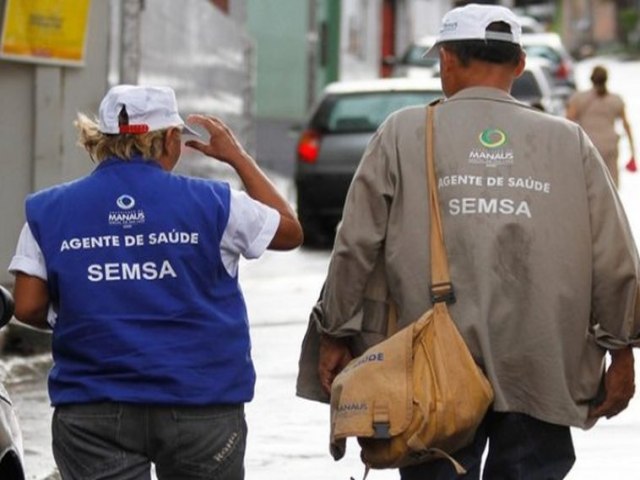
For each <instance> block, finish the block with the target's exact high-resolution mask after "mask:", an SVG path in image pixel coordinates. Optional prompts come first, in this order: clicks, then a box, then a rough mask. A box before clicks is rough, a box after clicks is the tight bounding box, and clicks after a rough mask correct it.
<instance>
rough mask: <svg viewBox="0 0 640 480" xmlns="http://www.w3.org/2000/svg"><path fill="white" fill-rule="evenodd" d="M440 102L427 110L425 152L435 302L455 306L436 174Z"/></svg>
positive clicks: (433, 298) (433, 296)
mask: <svg viewBox="0 0 640 480" xmlns="http://www.w3.org/2000/svg"><path fill="white" fill-rule="evenodd" d="M438 103H440V100H438V101H436V102H432V103H431V104H429V106H428V107H427V128H426V130H427V131H426V136H425V152H426V155H425V157H426V164H427V186H428V191H429V211H430V225H431V226H430V237H429V245H430V252H431V286H430V290H431V302H432V303H437V302H446V303H447V304H451V303H455V301H456V296H455V292H454V289H453V284H452V283H451V277H450V275H449V263H448V261H447V249H446V247H445V244H444V231H443V229H442V217H441V215H440V203H439V200H438V185H437V184H436V172H435V163H434V150H435V141H434V134H433V131H434V114H435V108H436V105H437V104H438Z"/></svg>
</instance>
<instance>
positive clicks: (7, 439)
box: [0, 285, 25, 480]
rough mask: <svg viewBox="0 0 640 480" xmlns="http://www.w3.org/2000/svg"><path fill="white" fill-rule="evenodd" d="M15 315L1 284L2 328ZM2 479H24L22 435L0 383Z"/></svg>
mask: <svg viewBox="0 0 640 480" xmlns="http://www.w3.org/2000/svg"><path fill="white" fill-rule="evenodd" d="M12 316H13V298H12V297H11V294H10V293H9V291H8V290H7V289H5V288H4V287H3V286H1V285H0V328H1V327H3V326H5V325H6V324H7V323H8V322H9V320H11V317H12ZM0 479H2V480H24V479H25V477H24V470H23V468H22V435H21V433H20V427H19V426H18V419H17V418H16V415H15V412H14V411H13V407H12V404H11V400H10V399H9V394H8V393H7V391H6V390H5V388H4V386H3V385H2V384H1V383H0Z"/></svg>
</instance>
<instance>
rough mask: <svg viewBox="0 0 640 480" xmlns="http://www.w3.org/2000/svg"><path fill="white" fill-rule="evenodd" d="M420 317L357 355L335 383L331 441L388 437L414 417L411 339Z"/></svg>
mask: <svg viewBox="0 0 640 480" xmlns="http://www.w3.org/2000/svg"><path fill="white" fill-rule="evenodd" d="M418 325H419V322H416V323H414V324H412V325H409V326H408V327H406V328H404V329H402V330H400V331H399V332H397V333H396V334H394V335H392V336H391V337H389V338H387V339H386V340H384V341H383V342H380V343H379V344H377V345H375V346H373V347H371V348H369V349H368V350H366V351H365V352H364V353H363V354H362V355H360V356H359V357H357V358H355V359H353V360H352V361H351V362H350V363H349V364H348V365H347V366H346V367H345V368H344V370H342V372H340V374H339V375H338V376H337V377H336V378H335V380H334V382H333V384H332V387H331V442H332V443H334V441H335V440H336V439H340V438H345V437H349V436H358V437H376V438H388V436H393V435H397V434H399V433H400V432H402V431H404V430H405V429H406V428H407V426H408V425H409V422H410V421H411V418H412V408H413V371H412V370H413V361H412V343H413V334H414V329H415V328H416V327H417V326H418Z"/></svg>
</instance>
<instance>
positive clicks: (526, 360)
mask: <svg viewBox="0 0 640 480" xmlns="http://www.w3.org/2000/svg"><path fill="white" fill-rule="evenodd" d="M425 112H426V110H425V108H424V107H416V108H409V109H405V110H402V111H400V112H398V113H396V114H394V115H392V116H391V117H390V118H389V119H388V120H387V121H386V122H385V123H384V124H383V125H382V126H381V128H380V129H379V131H378V132H377V133H376V134H375V136H374V137H373V139H372V140H371V142H370V144H369V146H368V148H367V150H366V152H365V154H364V156H363V159H362V161H361V164H360V166H359V168H358V171H357V172H356V175H355V177H354V180H353V183H352V185H351V188H350V190H349V194H348V196H347V200H346V204H345V208H344V214H343V220H342V223H341V225H340V227H339V230H338V233H337V237H336V241H335V246H334V251H333V253H332V258H331V262H330V265H329V271H328V275H327V279H326V283H325V288H324V289H323V293H322V297H321V299H320V301H319V303H318V305H316V307H315V308H314V312H313V313H312V315H311V320H310V325H309V329H308V332H307V335H306V337H305V340H304V341H303V346H302V353H301V357H300V371H299V377H298V385H297V393H298V395H300V396H302V397H305V398H310V399H314V400H320V401H326V400H327V398H326V396H325V395H324V394H323V393H322V392H321V390H320V388H319V385H318V381H317V374H316V368H317V347H318V343H317V340H318V333H319V332H326V333H329V334H331V335H335V336H348V337H350V338H351V339H352V340H353V342H354V349H355V350H356V353H359V352H360V351H361V350H362V349H363V348H365V347H366V346H367V345H369V344H371V343H372V342H376V341H379V340H380V339H382V338H384V333H385V331H386V325H385V321H384V319H385V315H386V306H385V305H386V303H385V302H386V300H387V298H388V296H390V298H392V299H393V301H394V302H395V303H396V304H397V306H398V323H399V326H404V325H407V324H409V323H410V322H412V321H414V320H415V319H417V318H418V317H419V316H420V315H421V314H422V313H423V312H424V311H425V310H427V309H429V308H430V306H431V305H430V300H429V283H430V272H429V264H430V263H429V246H428V232H429V222H430V219H429V213H428V196H427V181H426V169H425ZM435 160H436V170H437V177H438V190H439V196H440V208H441V212H442V217H443V220H442V221H443V224H444V232H445V243H446V245H447V253H448V258H449V263H450V268H451V278H452V281H453V284H454V288H455V290H456V294H457V302H456V303H455V304H454V305H452V306H451V307H450V311H451V314H452V317H453V319H454V321H455V322H456V324H457V326H458V328H459V329H460V331H461V333H462V335H463V337H464V338H465V341H466V342H467V345H468V346H469V349H470V350H471V352H472V354H473V356H474V358H475V359H476V361H477V362H478V364H479V365H480V366H481V367H482V368H483V369H484V370H485V371H486V373H487V376H488V377H489V379H490V381H491V383H492V385H493V388H494V390H495V395H496V397H495V403H494V406H493V408H494V409H495V410H496V411H503V412H520V413H525V414H528V415H531V416H533V417H535V418H538V419H541V420H544V421H547V422H551V423H556V424H561V425H573V426H578V427H583V428H586V427H589V426H591V425H592V424H593V422H592V421H590V420H588V419H587V412H588V406H589V403H590V402H591V401H593V399H594V398H595V397H596V396H597V394H598V390H599V386H600V384H601V380H602V376H603V372H604V354H605V351H606V349H617V348H621V347H623V346H626V345H639V344H640V308H639V305H638V302H639V301H640V295H638V293H639V278H640V270H639V268H638V267H639V264H638V254H637V250H636V246H635V243H634V240H633V238H632V234H631V231H630V228H629V225H628V222H627V219H626V217H625V214H624V211H623V208H622V205H621V203H620V200H619V198H618V196H617V193H616V190H615V187H614V185H613V183H612V181H611V178H610V176H609V174H608V172H607V169H606V167H605V166H604V164H603V162H602V159H601V158H600V156H599V154H598V153H597V151H596V149H595V148H594V147H593V145H592V144H591V142H590V141H589V139H588V138H587V137H586V135H585V134H584V132H583V131H582V130H581V128H580V127H578V126H577V125H576V124H575V123H572V122H569V121H567V120H565V119H561V118H556V117H552V116H550V115H547V114H545V113H542V112H539V111H536V110H533V109H530V108H528V107H526V106H524V105H523V104H521V103H519V102H517V101H515V100H514V99H513V98H512V97H510V96H509V95H508V94H506V93H505V92H502V91H500V90H495V89H490V88H470V89H466V90H463V91H462V92H460V93H458V94H457V95H455V96H453V97H451V98H450V99H448V100H447V101H446V102H444V103H443V104H441V105H440V106H438V107H437V109H436V116H435ZM374 272H375V273H374Z"/></svg>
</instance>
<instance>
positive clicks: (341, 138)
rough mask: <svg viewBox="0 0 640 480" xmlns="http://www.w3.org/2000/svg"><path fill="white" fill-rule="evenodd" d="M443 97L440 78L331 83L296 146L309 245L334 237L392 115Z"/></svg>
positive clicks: (301, 211)
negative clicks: (358, 174)
mask: <svg viewBox="0 0 640 480" xmlns="http://www.w3.org/2000/svg"><path fill="white" fill-rule="evenodd" d="M442 95H443V93H442V88H441V86H440V79H419V80H416V79H400V78H390V79H378V80H368V81H352V82H337V83H333V84H330V85H328V86H327V87H326V89H325V90H324V92H323V94H322V96H321V99H320V101H319V102H318V104H317V106H316V108H315V109H314V110H313V112H312V114H311V116H310V120H309V121H308V123H307V125H306V128H305V129H304V131H303V132H302V133H301V135H300V138H299V141H298V148H297V153H298V161H297V162H296V169H295V185H296V189H297V204H298V217H299V218H300V222H301V223H302V228H303V229H304V235H305V244H306V245H314V246H323V245H327V244H330V243H331V241H332V240H333V236H334V233H335V227H336V225H337V223H338V222H339V220H340V218H341V217H342V207H343V206H344V201H345V197H346V194H347V190H348V188H349V185H350V184H351V179H352V178H353V174H354V173H355V170H356V168H357V166H358V164H359V162H360V159H361V157H362V155H363V153H364V150H365V148H366V146H367V143H368V142H369V139H370V138H371V136H372V135H373V133H374V132H375V131H376V130H377V129H378V127H379V126H380V124H382V122H383V121H384V120H385V119H386V118H387V117H388V116H389V114H391V113H392V112H394V111H396V110H399V109H401V108H403V107H407V106H410V105H426V104H427V103H429V102H431V101H432V100H434V99H435V98H439V97H441V96H442Z"/></svg>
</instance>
